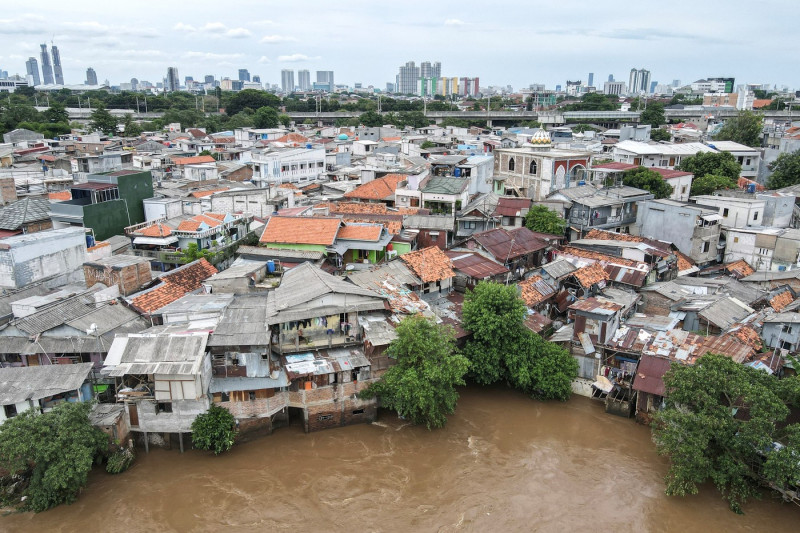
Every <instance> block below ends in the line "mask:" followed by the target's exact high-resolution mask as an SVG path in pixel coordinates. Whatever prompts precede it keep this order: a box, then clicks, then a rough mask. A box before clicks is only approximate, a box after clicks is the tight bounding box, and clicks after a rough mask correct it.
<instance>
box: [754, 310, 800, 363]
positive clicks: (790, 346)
mask: <svg viewBox="0 0 800 533" xmlns="http://www.w3.org/2000/svg"><path fill="white" fill-rule="evenodd" d="M761 338H762V339H764V344H766V345H767V346H769V347H770V348H773V349H776V350H788V351H789V352H792V353H794V352H796V351H797V350H798V348H799V347H800V313H795V312H789V313H775V314H773V315H768V316H767V317H766V318H765V319H764V326H763V327H762V329H761Z"/></svg>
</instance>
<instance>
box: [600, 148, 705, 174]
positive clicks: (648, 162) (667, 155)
mask: <svg viewBox="0 0 800 533" xmlns="http://www.w3.org/2000/svg"><path fill="white" fill-rule="evenodd" d="M715 151H716V150H714V149H713V148H710V147H708V146H706V145H705V144H703V143H680V144H664V143H644V142H638V141H620V142H618V143H617V144H615V145H614V150H613V152H612V154H613V155H612V157H613V159H614V161H617V162H619V163H631V164H633V165H638V166H643V167H662V168H675V166H676V165H678V164H680V162H681V161H682V160H683V159H684V158H686V157H690V156H693V155H697V154H698V153H700V152H715Z"/></svg>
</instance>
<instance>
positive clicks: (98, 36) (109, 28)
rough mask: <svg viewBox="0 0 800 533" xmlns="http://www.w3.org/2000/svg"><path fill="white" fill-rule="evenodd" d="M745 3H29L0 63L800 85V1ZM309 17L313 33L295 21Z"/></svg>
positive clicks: (75, 79) (104, 73)
mask: <svg viewBox="0 0 800 533" xmlns="http://www.w3.org/2000/svg"><path fill="white" fill-rule="evenodd" d="M766 4H768V5H766ZM209 5H210V4H209ZM746 5H748V4H745V3H744V2H743V1H741V0H732V1H731V2H729V3H727V4H726V8H725V9H724V10H723V9H719V6H715V5H704V4H701V3H697V2H688V1H683V0H678V1H676V2H674V3H673V4H672V5H671V6H670V12H669V13H666V14H661V13H659V14H658V16H655V15H654V14H653V13H649V12H644V11H643V10H639V11H637V10H634V9H631V3H630V2H625V1H622V0H617V1H609V2H605V3H603V4H602V5H597V4H589V3H586V4H583V3H582V5H581V7H580V8H579V9H576V7H575V6H574V5H573V4H570V5H552V4H549V3H542V2H530V3H526V4H523V5H522V6H519V7H518V8H517V9H516V10H515V13H514V16H513V17H509V16H508V13H507V12H505V11H504V10H491V9H487V8H486V7H485V6H483V5H481V4H478V3H477V2H470V1H466V2H459V3H446V2H445V3H435V4H428V3H423V2H417V1H411V2H409V3H407V4H405V5H404V9H402V10H396V12H395V11H393V12H390V13H389V12H387V10H386V8H385V7H384V6H379V5H374V4H373V3H369V2H362V1H345V2H340V3H338V4H336V6H335V8H334V7H331V6H329V5H328V4H321V3H320V4H318V5H315V7H314V10H313V13H314V17H313V19H309V18H308V7H307V6H305V5H304V6H292V5H286V6H281V9H280V10H275V9H268V8H266V7H265V6H264V5H263V3H260V2H252V1H249V0H245V1H242V2H239V4H237V7H238V9H236V10H230V12H225V11H222V12H214V14H213V16H212V15H211V14H210V13H211V11H209V10H203V9H199V10H195V12H193V13H186V12H185V10H181V9H179V8H178V7H177V6H174V5H170V4H167V5H164V6H161V8H162V11H159V13H158V16H157V17H156V16H154V15H153V14H152V13H146V12H142V13H141V14H140V13H139V12H137V11H131V10H125V11H124V21H125V22H124V25H123V24H121V23H120V20H121V18H122V15H123V11H122V9H123V8H121V7H120V8H118V7H117V6H116V5H110V6H107V7H106V8H105V9H103V10H97V9H94V8H92V9H90V7H91V5H90V4H89V3H88V2H82V1H76V2H71V3H69V4H66V3H63V2H48V1H44V2H42V3H41V4H37V6H36V7H37V11H36V12H33V11H31V10H29V8H27V7H25V6H19V5H16V6H8V7H6V8H5V9H4V16H3V19H2V20H0V68H2V69H3V70H7V71H8V72H9V74H20V75H22V76H24V75H25V74H26V64H25V63H26V61H27V60H28V59H29V58H30V57H34V58H40V45H41V44H42V43H43V42H47V43H48V44H50V42H51V41H53V42H54V43H56V44H57V46H58V50H59V51H60V55H61V58H60V59H61V61H60V63H61V67H62V68H63V76H64V80H65V83H67V84H76V85H77V84H81V83H82V82H83V81H84V79H85V72H86V68H88V67H89V66H91V67H93V68H94V69H95V70H96V72H97V74H98V78H99V79H100V80H105V79H109V80H110V81H111V83H112V85H118V84H119V83H120V82H126V81H128V80H130V79H131V77H136V78H138V79H143V80H144V79H146V80H149V81H151V82H152V83H157V82H159V81H162V80H163V78H164V75H165V73H166V71H167V68H168V67H171V66H175V67H177V68H178V69H179V70H180V72H183V73H186V74H187V75H191V76H194V78H195V79H203V77H204V76H205V75H206V74H213V75H214V76H215V77H216V78H217V79H221V78H222V77H230V78H231V79H237V78H238V75H237V74H238V70H239V69H247V70H249V72H250V73H251V74H252V75H260V78H261V80H262V82H264V83H269V84H270V85H273V84H277V85H280V84H281V70H283V69H292V70H309V71H311V72H315V71H317V70H331V71H335V72H336V78H337V81H340V82H341V83H345V84H348V85H353V84H354V83H356V82H360V83H362V84H363V85H364V86H365V87H366V86H368V85H373V86H374V87H376V88H379V89H383V88H384V87H385V84H386V83H387V82H394V81H395V76H396V75H397V69H398V66H399V65H403V64H405V63H406V62H408V61H415V62H416V63H417V65H419V64H420V63H422V62H423V61H441V63H442V65H443V67H442V72H441V75H442V76H446V77H449V76H479V77H480V79H481V83H482V85H483V86H490V85H502V86H505V85H512V86H513V87H514V88H516V89H518V88H522V87H527V86H528V85H530V84H532V83H544V84H546V85H547V86H548V87H554V86H555V85H559V84H560V85H564V83H565V81H566V80H567V79H570V80H575V79H581V80H582V81H584V82H587V81H588V80H587V79H586V76H587V73H589V72H593V73H595V80H597V79H606V78H607V76H608V75H609V74H610V75H613V76H614V77H615V79H618V80H625V79H627V78H628V73H629V71H630V69H631V68H632V67H634V66H637V68H641V67H642V66H645V68H647V69H648V70H650V72H651V75H652V79H653V80H659V82H661V83H667V82H668V81H671V80H673V79H675V78H680V79H682V80H683V81H684V82H685V83H689V82H691V81H694V80H696V79H700V78H706V77H709V76H712V77H723V76H724V77H735V78H736V80H737V83H759V84H761V83H769V84H776V85H778V86H782V85H786V86H789V87H792V88H797V87H800V74H798V73H797V71H796V69H791V68H786V67H784V65H783V64H782V58H784V57H792V56H793V55H794V54H796V53H797V52H798V51H800V50H799V49H800V45H798V44H797V43H796V42H795V40H794V39H792V37H793V34H792V33H790V32H791V30H792V29H793V28H792V21H791V17H776V16H774V13H777V12H779V11H780V10H781V8H788V7H790V6H791V5H792V4H790V3H789V1H788V0H772V1H771V2H768V3H765V5H763V6H762V8H761V9H758V10H748V9H746ZM242 12H247V13H248V16H247V17H241V16H239V13H242ZM41 13H46V14H47V15H46V16H45V15H42V14H41ZM621 13H622V15H620V14H621ZM301 27H302V28H303V31H302V33H299V32H295V31H293V30H292V28H301ZM373 32H374V35H378V36H380V37H381V38H382V39H383V40H384V42H383V43H382V44H381V45H379V46H375V44H374V43H371V42H369V41H367V40H366V39H363V40H362V39H358V38H356V37H363V36H365V35H368V34H372V33H373ZM741 35H748V37H749V39H747V40H743V39H741ZM393 36H395V37H396V44H393V39H394V38H393ZM759 39H763V40H765V41H766V40H767V39H769V42H773V43H774V42H778V43H780V47H779V48H778V49H779V50H780V53H779V54H774V55H772V56H770V55H767V54H765V53H764V52H763V51H762V50H760V49H759V47H757V46H753V44H752V43H753V41H756V40H759ZM359 41H361V42H362V43H363V46H362V45H361V44H359ZM401 43H402V45H401ZM499 59H502V60H499ZM43 63H44V62H41V63H40V65H39V66H40V67H42V68H44V64H43ZM54 63H55V61H54ZM52 67H55V65H54V64H52V65H51V68H52Z"/></svg>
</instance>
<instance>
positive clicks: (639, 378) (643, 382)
mask: <svg viewBox="0 0 800 533" xmlns="http://www.w3.org/2000/svg"><path fill="white" fill-rule="evenodd" d="M671 364H672V362H671V361H670V360H669V359H666V358H664V357H654V356H652V355H643V356H642V358H641V360H640V361H639V367H638V368H637V369H636V376H635V377H634V379H633V390H638V391H640V392H647V393H650V394H655V395H657V396H665V395H666V390H665V388H664V374H666V373H667V371H668V370H669V367H670V366H671Z"/></svg>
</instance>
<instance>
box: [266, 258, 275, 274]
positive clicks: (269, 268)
mask: <svg viewBox="0 0 800 533" xmlns="http://www.w3.org/2000/svg"><path fill="white" fill-rule="evenodd" d="M267 272H269V273H270V274H274V273H275V261H273V260H272V259H270V260H269V261H267Z"/></svg>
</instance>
